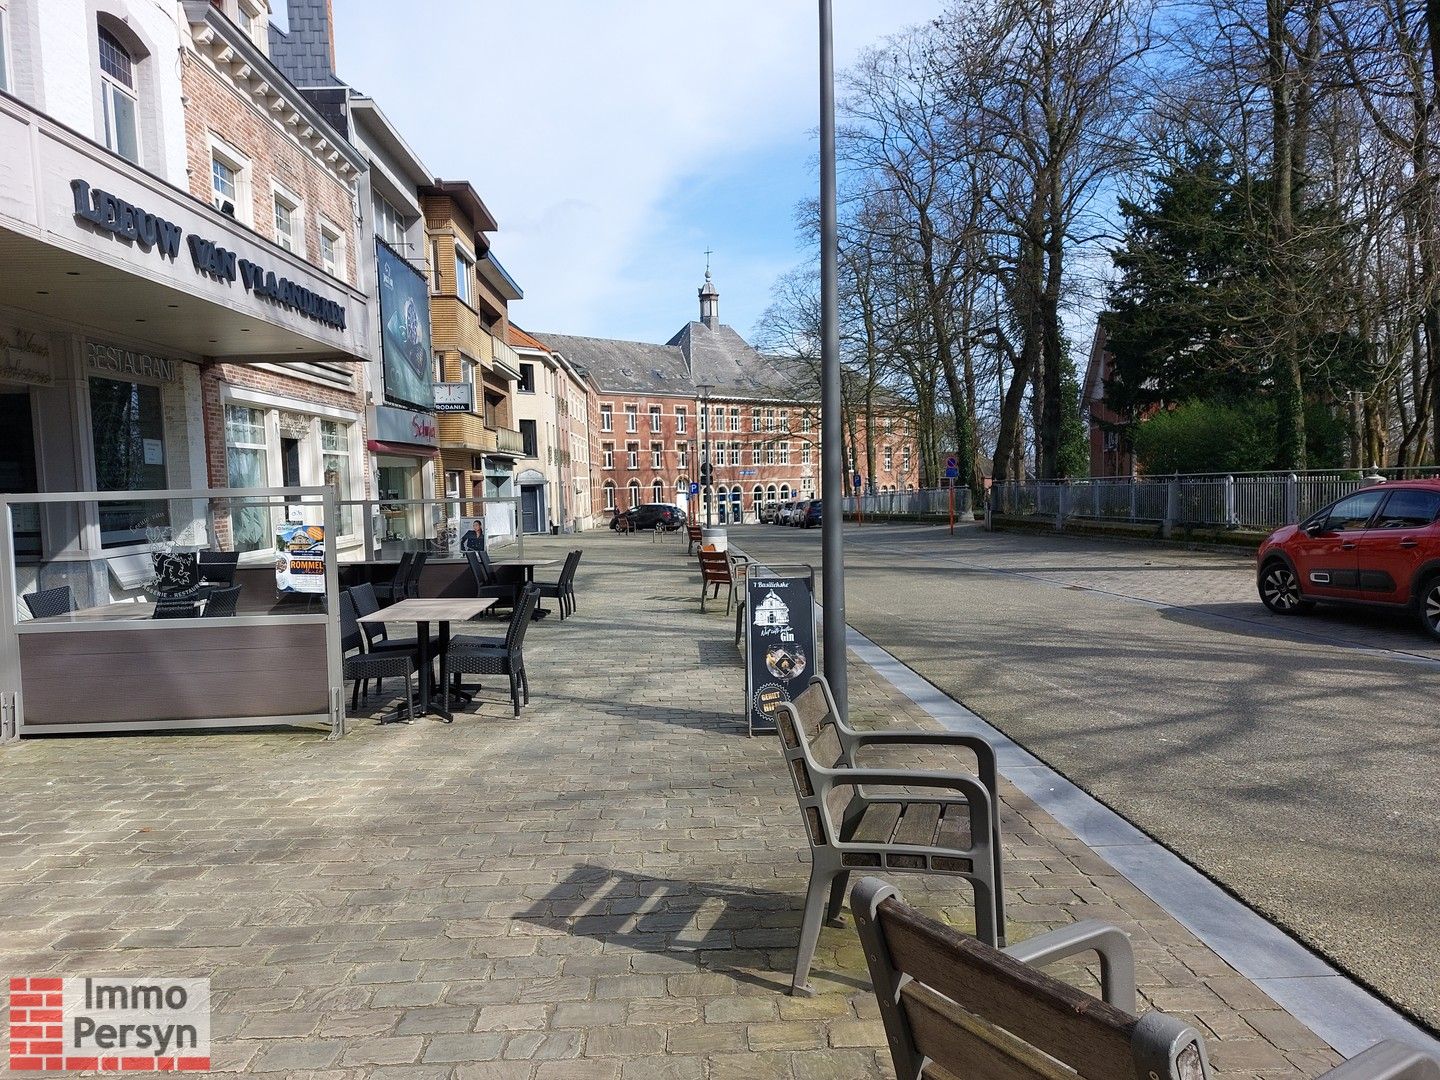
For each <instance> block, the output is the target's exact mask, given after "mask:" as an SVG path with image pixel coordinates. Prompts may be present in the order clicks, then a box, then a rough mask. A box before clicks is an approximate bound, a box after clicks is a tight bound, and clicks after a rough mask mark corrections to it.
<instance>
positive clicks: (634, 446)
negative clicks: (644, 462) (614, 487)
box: [625, 442, 640, 469]
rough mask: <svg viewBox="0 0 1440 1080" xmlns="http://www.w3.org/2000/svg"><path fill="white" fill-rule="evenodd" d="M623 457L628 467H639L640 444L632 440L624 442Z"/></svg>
mask: <svg viewBox="0 0 1440 1080" xmlns="http://www.w3.org/2000/svg"><path fill="white" fill-rule="evenodd" d="M625 457H626V459H627V465H628V466H629V468H631V469H638V468H639V467H640V444H639V443H633V442H632V443H626V444H625Z"/></svg>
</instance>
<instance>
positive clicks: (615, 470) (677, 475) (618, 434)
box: [535, 272, 820, 521]
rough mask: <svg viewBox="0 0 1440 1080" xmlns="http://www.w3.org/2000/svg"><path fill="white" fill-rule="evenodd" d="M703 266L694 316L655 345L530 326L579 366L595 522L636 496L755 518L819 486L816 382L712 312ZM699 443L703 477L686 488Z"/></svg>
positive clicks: (695, 476) (695, 468)
mask: <svg viewBox="0 0 1440 1080" xmlns="http://www.w3.org/2000/svg"><path fill="white" fill-rule="evenodd" d="M719 312H720V293H719V291H718V290H717V289H716V288H715V285H714V283H713V282H712V281H711V279H710V275H709V273H708V272H707V273H706V275H705V284H704V285H703V286H702V287H701V289H700V318H699V320H697V321H694V322H690V323H687V324H686V325H685V326H684V327H683V328H682V329H681V330H680V331H679V333H677V334H676V335H675V336H674V337H672V338H671V339H670V340H669V341H668V342H666V343H665V344H664V345H653V344H649V343H646V342H637V341H615V340H612V339H608V338H591V337H576V336H573V335H569V334H551V333H544V332H537V333H536V335H535V336H536V337H537V338H539V339H540V340H541V341H543V342H544V343H545V344H546V345H547V346H549V347H550V348H551V349H552V350H553V351H554V352H556V353H558V354H560V355H561V356H563V357H564V358H565V360H566V361H568V362H569V363H570V364H572V365H574V366H575V367H576V368H577V369H579V370H581V371H583V372H584V373H585V375H586V376H587V377H588V379H589V380H590V382H591V384H592V385H593V387H594V393H593V394H592V396H591V406H590V431H591V475H592V490H593V492H594V500H593V503H594V508H595V514H596V515H597V518H598V519H599V520H601V521H604V520H608V519H609V518H610V517H611V516H613V513H612V512H613V511H614V510H616V509H624V508H626V507H630V506H636V505H639V504H641V503H649V502H667V503H678V504H679V505H681V506H684V507H686V509H687V510H689V511H691V512H692V514H698V515H699V516H700V517H702V518H703V517H704V514H705V501H704V500H706V499H708V500H709V501H710V512H711V516H712V517H713V518H714V519H715V520H717V521H739V520H742V519H743V520H745V521H753V520H755V515H756V513H757V511H758V509H759V507H760V506H762V505H763V504H764V503H766V502H774V501H778V500H783V499H788V498H794V497H797V496H806V497H811V496H815V495H818V494H819V491H820V405H819V387H818V386H814V387H813V391H814V393H813V396H812V395H810V394H808V393H806V391H807V390H808V389H811V388H810V387H807V386H806V385H805V378H806V373H804V372H802V371H801V370H800V369H799V368H798V366H797V365H795V364H794V363H793V362H791V361H787V360H785V359H784V358H776V357H769V356H762V355H761V354H760V353H758V352H756V351H755V350H754V349H752V348H751V347H750V346H749V344H747V343H746V342H745V340H744V339H743V338H742V337H741V336H740V335H739V334H738V333H736V332H735V331H734V330H733V329H732V328H731V327H729V326H726V325H724V324H722V323H721V322H720V314H719ZM707 446H708V451H709V454H710V461H711V463H712V477H711V484H710V485H709V487H708V488H705V489H702V493H701V496H700V497H699V498H698V499H692V498H691V496H690V494H689V491H690V485H691V483H699V481H700V466H701V461H702V459H703V457H704V455H705V453H706V450H707Z"/></svg>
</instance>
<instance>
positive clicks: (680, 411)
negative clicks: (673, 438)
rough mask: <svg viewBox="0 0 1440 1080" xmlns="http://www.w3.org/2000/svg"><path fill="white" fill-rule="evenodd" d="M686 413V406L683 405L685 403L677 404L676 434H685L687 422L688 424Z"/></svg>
mask: <svg viewBox="0 0 1440 1080" xmlns="http://www.w3.org/2000/svg"><path fill="white" fill-rule="evenodd" d="M686 415H687V414H686V411H685V406H683V405H677V406H675V434H676V435H684V434H685V424H686V422H687V421H686Z"/></svg>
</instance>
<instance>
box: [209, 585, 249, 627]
mask: <svg viewBox="0 0 1440 1080" xmlns="http://www.w3.org/2000/svg"><path fill="white" fill-rule="evenodd" d="M243 588H244V586H243V585H231V586H230V587H229V588H225V589H212V590H210V595H209V596H208V597H206V598H205V618H207V619H215V618H222V617H226V616H231V615H234V614H235V607H236V605H237V604H238V603H239V602H240V591H241V590H242V589H243Z"/></svg>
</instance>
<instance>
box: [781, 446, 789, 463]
mask: <svg viewBox="0 0 1440 1080" xmlns="http://www.w3.org/2000/svg"><path fill="white" fill-rule="evenodd" d="M779 451H780V453H779V463H780V464H781V465H789V464H790V444H789V442H781V443H780V446H779Z"/></svg>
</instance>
